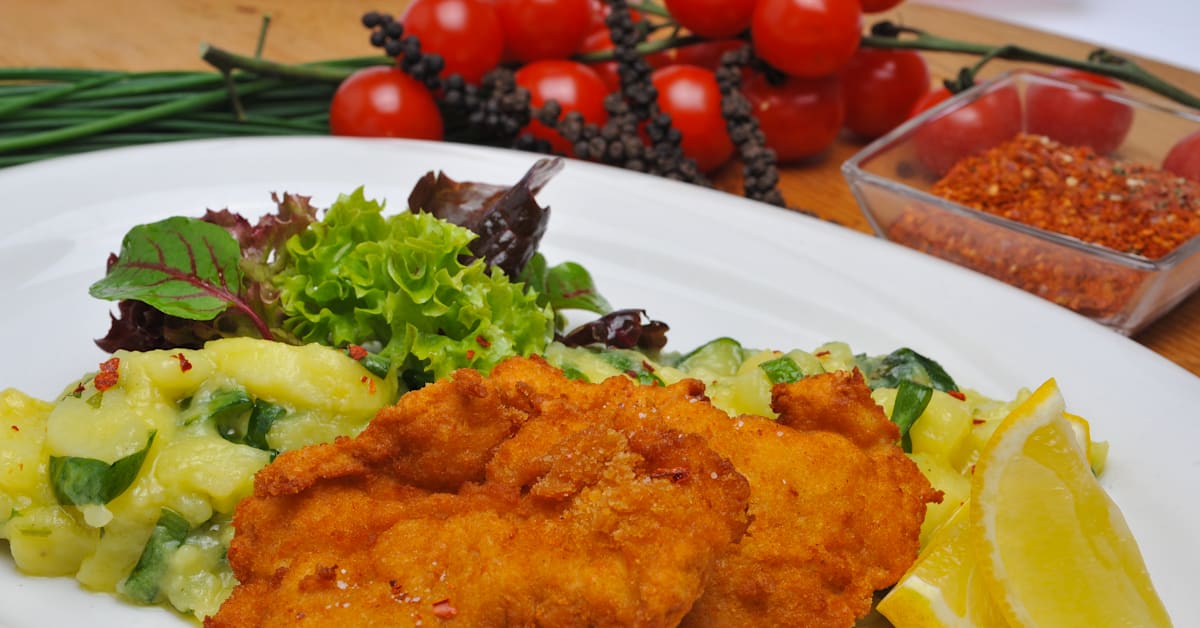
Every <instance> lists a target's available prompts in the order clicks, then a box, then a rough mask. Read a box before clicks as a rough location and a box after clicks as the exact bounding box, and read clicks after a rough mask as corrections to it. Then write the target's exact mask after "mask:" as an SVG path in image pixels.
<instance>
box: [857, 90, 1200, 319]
mask: <svg viewBox="0 0 1200 628" xmlns="http://www.w3.org/2000/svg"><path fill="white" fill-rule="evenodd" d="M1039 86H1052V87H1058V88H1062V89H1067V90H1086V91H1088V92H1091V93H1094V94H1096V95H1098V96H1099V97H1101V98H1103V99H1106V100H1109V101H1113V102H1118V103H1122V104H1124V105H1128V106H1129V107H1130V108H1131V109H1132V111H1133V116H1132V118H1133V119H1132V124H1131V126H1130V129H1129V132H1128V134H1127V135H1126V136H1125V139H1124V141H1123V142H1122V143H1121V144H1120V145H1119V146H1117V147H1116V149H1115V150H1114V151H1113V152H1112V153H1111V154H1110V155H1108V157H1110V158H1112V159H1116V160H1120V161H1122V162H1131V163H1141V164H1146V165H1149V166H1154V167H1158V166H1160V165H1161V164H1162V160H1163V158H1164V156H1165V155H1166V153H1167V152H1168V151H1169V150H1170V149H1171V147H1172V146H1173V145H1174V144H1175V143H1176V142H1177V141H1178V140H1179V139H1180V138H1182V137H1184V136H1185V135H1187V134H1189V133H1192V132H1195V131H1200V115H1197V112H1192V113H1189V112H1185V111H1181V110H1176V109H1172V108H1170V107H1167V106H1163V105H1159V104H1155V103H1152V102H1148V101H1146V100H1143V99H1140V98H1138V97H1137V96H1136V95H1134V94H1131V93H1128V92H1117V91H1112V90H1109V89H1107V88H1104V87H1101V86H1097V85H1093V84H1090V83H1075V82H1072V81H1067V80H1062V79H1057V78H1052V77H1050V76H1048V75H1046V74H1042V73H1038V72H1034V71H1030V70H1013V71H1010V72H1008V73H1006V74H1004V75H1001V76H999V77H997V78H996V79H994V80H991V81H987V82H985V83H980V84H978V85H976V86H975V87H973V88H971V89H969V90H966V91H964V92H962V93H961V94H958V95H956V96H954V97H952V98H950V99H948V100H946V101H945V102H943V103H941V104H940V105H938V106H937V107H934V108H933V109H930V110H928V111H925V112H924V113H922V114H921V115H919V116H916V117H914V118H913V119H911V120H909V121H907V122H905V123H904V124H903V125H901V126H900V127H898V128H896V129H895V130H893V131H892V132H891V133H889V134H887V135H885V136H883V137H881V138H879V139H878V140H876V141H874V142H872V143H871V144H870V145H868V146H866V147H865V148H863V149H862V150H861V151H859V152H858V153H857V154H856V155H854V156H853V157H852V158H850V159H849V160H847V161H846V163H845V164H843V165H842V173H843V174H844V175H845V177H846V180H847V181H848V182H849V184H850V188H851V190H852V191H853V193H854V196H855V198H856V199H857V201H858V204H859V206H860V207H861V208H862V210H863V212H864V213H865V214H866V216H867V219H868V220H869V221H870V223H871V226H872V227H873V228H874V229H875V232H876V233H877V234H878V235H879V236H880V237H883V238H887V239H889V240H892V241H894V242H897V243H899V244H903V245H905V246H908V247H910V248H914V249H917V250H919V251H923V252H925V253H929V254H931V255H934V256H937V257H940V258H942V259H945V260H947V261H950V262H953V263H956V264H960V265H962V266H966V267H968V268H971V269H973V270H976V271H979V272H982V273H984V274H987V275H990V276H992V277H994V278H996V279H999V280H1001V281H1004V282H1006V283H1009V284H1012V285H1014V286H1017V287H1019V288H1022V289H1024V290H1026V291H1029V292H1032V293H1033V294H1037V295H1039V296H1041V297H1043V298H1046V299H1048V300H1050V301H1052V302H1054V303H1057V304H1059V305H1061V306H1063V307H1067V308H1070V309H1072V310H1074V311H1076V312H1078V313H1079V314H1082V315H1084V316H1087V317H1089V318H1091V319H1093V320H1095V321H1097V322H1099V323H1101V324H1103V325H1107V326H1109V327H1111V328H1112V329H1115V330H1116V331H1118V332H1120V333H1122V334H1125V335H1132V334H1134V333H1136V332H1137V331H1138V330H1140V329H1142V328H1143V327H1145V326H1146V325H1148V324H1150V323H1151V322H1153V321H1154V320H1155V319H1156V318H1158V317H1159V316H1161V315H1162V314H1164V313H1165V312H1167V311H1168V310H1169V309H1171V308H1172V307H1173V306H1175V305H1176V304H1178V303H1179V302H1180V301H1181V300H1182V299H1183V298H1184V297H1186V296H1188V294H1190V293H1191V292H1192V291H1194V290H1195V289H1196V288H1197V287H1198V286H1200V255H1197V253H1198V252H1200V236H1198V237H1192V238H1190V239H1188V240H1187V241H1185V242H1183V243H1182V244H1180V245H1179V246H1177V247H1176V248H1174V249H1173V250H1171V251H1170V252H1169V253H1166V254H1165V255H1162V256H1159V257H1156V258H1149V257H1146V256H1143V255H1138V254H1132V253H1128V252H1125V251H1120V250H1116V249H1114V248H1107V247H1105V246H1100V245H1096V244H1091V243H1088V242H1085V241H1083V240H1080V239H1077V238H1074V237H1070V236H1067V235H1062V234H1060V233H1055V232H1052V231H1047V230H1045V229H1041V228H1037V227H1033V226H1030V225H1028V224H1023V223H1022V222H1018V221H1016V220H1011V219H1008V218H1004V217H1001V216H999V215H996V214H993V213H987V212H984V211H980V210H977V209H973V208H970V207H967V206H965V205H962V204H959V203H956V202H951V201H949V200H946V199H944V198H941V197H939V196H937V195H935V194H934V193H933V192H932V188H933V186H934V183H935V182H936V181H937V180H938V179H939V178H940V176H941V174H942V173H941V172H940V170H942V169H944V168H945V167H946V165H945V164H939V163H937V161H938V160H937V159H930V158H929V154H930V152H929V148H928V146H929V139H928V138H929V136H930V135H931V125H933V124H935V123H936V122H937V121H938V120H939V119H941V118H943V117H944V116H949V115H953V114H954V113H955V112H961V111H962V110H963V108H964V107H967V106H968V105H971V104H972V103H975V102H976V101H978V100H979V99H981V98H996V97H997V95H998V94H1001V92H1004V91H1007V92H1009V93H1007V94H1003V95H1004V96H1005V97H1007V98H1012V94H1011V92H1013V91H1015V93H1016V98H1017V99H1019V101H1020V113H1018V114H1014V115H1016V116H1019V119H1020V121H1019V124H1020V129H1019V130H1020V131H1022V132H1029V126H1030V121H1029V116H1028V113H1027V108H1026V107H1025V106H1024V105H1025V101H1026V99H1027V97H1028V95H1029V93H1030V88H1031V87H1033V88H1034V89H1035V90H1036V89H1040V87H1039ZM1014 103H1015V101H1014ZM1014 106H1015V105H1014ZM966 113H967V114H969V113H970V110H968V111H967V112H966ZM960 115H963V114H962V113H960ZM1048 134H1053V133H1049V132H1048ZM959 139H961V138H959ZM995 141H1003V140H995ZM922 142H923V143H924V144H923V145H922ZM921 151H925V152H921ZM943 161H944V160H943ZM1113 172H1117V170H1116V169H1114V170H1113ZM1178 181H1179V182H1182V180H1181V179H1179V180H1178ZM1068 183H1070V181H1068ZM1132 183H1137V181H1133V182H1132ZM1132 183H1131V185H1132ZM989 191H991V190H989ZM1191 204H1192V207H1197V206H1200V200H1198V199H1192V201H1191Z"/></svg>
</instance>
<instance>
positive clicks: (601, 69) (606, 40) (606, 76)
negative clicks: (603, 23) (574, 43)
mask: <svg viewBox="0 0 1200 628" xmlns="http://www.w3.org/2000/svg"><path fill="white" fill-rule="evenodd" d="M612 49H613V43H612V37H610V36H609V34H608V29H607V28H602V29H600V30H597V31H592V34H590V35H588V36H587V39H585V40H583V47H582V48H580V49H579V51H580V52H602V51H604V50H612ZM587 65H588V67H589V68H591V69H592V70H593V71H594V72H595V73H596V75H597V76H599V77H600V80H602V81H604V85H605V86H607V87H608V91H610V92H615V91H617V90H619V89H621V76H620V75H619V74H618V73H617V62H616V61H595V62H592V63H589V64H587Z"/></svg>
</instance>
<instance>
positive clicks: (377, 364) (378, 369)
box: [358, 353, 392, 378]
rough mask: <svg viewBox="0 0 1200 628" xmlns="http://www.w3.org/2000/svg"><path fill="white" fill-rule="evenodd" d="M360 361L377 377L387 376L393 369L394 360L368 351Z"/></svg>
mask: <svg viewBox="0 0 1200 628" xmlns="http://www.w3.org/2000/svg"><path fill="white" fill-rule="evenodd" d="M358 362H359V364H362V365H363V368H365V369H367V371H368V372H369V373H371V374H372V375H374V376H375V377H380V378H384V377H387V376H388V371H390V370H391V369H392V361H391V360H389V359H387V358H386V357H384V356H382V355H379V354H378V353H368V354H367V355H366V356H365V357H363V359H361V360H359V361H358Z"/></svg>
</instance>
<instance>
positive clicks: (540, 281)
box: [519, 253, 612, 314]
mask: <svg viewBox="0 0 1200 628" xmlns="http://www.w3.org/2000/svg"><path fill="white" fill-rule="evenodd" d="M519 279H520V280H521V281H523V282H525V285H527V286H529V287H531V288H533V289H534V290H535V291H537V293H538V294H539V295H540V296H541V299H542V300H543V301H544V302H545V303H548V304H549V305H550V307H552V308H554V310H555V311H556V312H557V311H561V310H586V311H588V312H595V313H596V314H607V313H608V312H610V311H612V305H610V304H609V302H608V299H605V298H604V295H602V294H600V292H599V291H598V290H596V284H595V282H593V281H592V275H591V273H589V272H588V271H587V269H586V268H584V267H583V266H582V265H580V264H578V263H576V262H563V263H561V264H558V265H556V266H547V264H546V258H545V257H544V256H543V255H542V254H541V253H536V254H534V256H533V258H532V259H530V260H529V263H528V264H527V265H526V266H525V269H524V270H523V271H521V276H520V277H519Z"/></svg>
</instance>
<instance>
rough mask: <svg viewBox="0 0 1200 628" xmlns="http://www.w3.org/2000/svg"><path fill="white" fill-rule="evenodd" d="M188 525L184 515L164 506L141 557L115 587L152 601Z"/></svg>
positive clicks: (183, 538) (131, 595) (184, 537)
mask: <svg viewBox="0 0 1200 628" xmlns="http://www.w3.org/2000/svg"><path fill="white" fill-rule="evenodd" d="M191 529H192V526H191V524H189V523H188V522H187V519H184V518H183V517H181V516H180V515H179V514H178V513H176V512H175V511H173V510H171V509H169V508H163V509H162V512H161V513H160V514H159V516H158V523H156V524H154V531H153V532H151V533H150V539H149V540H148V541H146V546H145V547H144V548H143V549H142V555H141V557H140V558H138V562H137V564H136V565H134V567H133V571H131V572H129V576H127V577H126V578H125V580H124V581H123V582H122V583H121V584H120V585H118V587H117V590H118V591H120V592H121V593H124V594H125V595H127V596H129V597H130V598H132V599H134V600H136V601H138V602H141V603H143V604H151V603H153V602H154V601H155V600H156V599H157V598H158V590H159V583H160V582H161V581H162V579H163V576H164V575H166V573H167V566H168V563H169V561H170V560H171V556H172V555H173V554H174V553H175V550H177V549H179V546H180V545H182V544H183V541H184V540H185V539H187V535H188V532H189V531H191Z"/></svg>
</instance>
